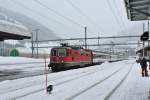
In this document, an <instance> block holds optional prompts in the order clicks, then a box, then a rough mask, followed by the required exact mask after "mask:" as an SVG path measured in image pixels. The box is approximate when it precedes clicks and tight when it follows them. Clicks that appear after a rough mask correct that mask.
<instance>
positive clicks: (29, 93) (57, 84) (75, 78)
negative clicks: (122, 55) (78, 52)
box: [12, 67, 122, 99]
mask: <svg viewBox="0 0 150 100" xmlns="http://www.w3.org/2000/svg"><path fill="white" fill-rule="evenodd" d="M121 69H122V67H120V68H119V69H118V70H117V71H120V70H121ZM99 71H101V70H96V71H93V72H87V73H85V74H83V75H79V76H75V77H73V78H71V79H67V80H64V81H61V82H58V83H57V82H56V83H55V84H54V87H55V86H59V85H63V84H65V83H68V82H71V81H74V80H77V79H81V78H83V77H88V76H89V75H91V74H94V73H97V72H99ZM117 71H115V72H117ZM44 89H45V88H40V89H38V90H35V91H31V92H28V93H26V94H23V95H20V96H16V97H13V98H12V99H20V98H23V97H26V96H29V95H32V94H35V93H37V92H40V91H43V90H44Z"/></svg>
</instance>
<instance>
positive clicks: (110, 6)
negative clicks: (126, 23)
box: [106, 0, 123, 30]
mask: <svg viewBox="0 0 150 100" xmlns="http://www.w3.org/2000/svg"><path fill="white" fill-rule="evenodd" d="M106 1H107V4H108V7H109V9H110V10H111V12H112V14H113V16H114V18H115V20H116V23H117V24H118V26H119V27H120V29H121V30H123V28H122V26H121V24H120V22H119V20H118V17H117V15H116V13H115V11H114V9H113V7H112V5H111V3H110V1H109V0H106Z"/></svg>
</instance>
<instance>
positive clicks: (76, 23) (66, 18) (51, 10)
mask: <svg viewBox="0 0 150 100" xmlns="http://www.w3.org/2000/svg"><path fill="white" fill-rule="evenodd" d="M34 1H35V2H36V3H38V4H39V5H41V6H42V7H44V8H46V9H47V10H48V11H50V12H53V13H55V14H56V15H58V16H60V17H62V18H64V19H65V20H68V21H69V22H71V23H73V24H75V25H76V26H78V27H80V28H84V26H82V25H81V24H79V23H78V22H75V21H74V20H72V19H71V18H68V17H66V16H64V15H62V14H61V13H59V12H57V11H56V10H54V9H52V8H50V7H48V6H47V5H45V4H44V3H42V2H41V1H39V0H34Z"/></svg>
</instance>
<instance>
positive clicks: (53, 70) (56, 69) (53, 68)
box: [51, 66, 59, 72]
mask: <svg viewBox="0 0 150 100" xmlns="http://www.w3.org/2000/svg"><path fill="white" fill-rule="evenodd" d="M51 70H52V72H57V71H59V70H58V68H56V67H55V66H53V67H51Z"/></svg>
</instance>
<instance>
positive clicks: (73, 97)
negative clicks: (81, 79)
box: [65, 67, 132, 100]
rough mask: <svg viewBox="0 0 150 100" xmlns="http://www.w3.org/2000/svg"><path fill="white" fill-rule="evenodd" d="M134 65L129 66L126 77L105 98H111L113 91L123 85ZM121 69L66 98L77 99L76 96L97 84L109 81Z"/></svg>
mask: <svg viewBox="0 0 150 100" xmlns="http://www.w3.org/2000/svg"><path fill="white" fill-rule="evenodd" d="M131 69H132V67H130V68H129V70H128V72H127V73H126V74H125V75H124V77H123V78H122V79H121V80H120V81H119V83H118V84H116V86H115V87H114V88H113V89H112V90H111V91H110V92H109V93H108V94H107V95H106V96H105V97H104V99H103V100H109V98H110V97H111V96H112V95H113V93H114V92H115V91H116V90H117V89H118V88H119V87H120V86H121V84H122V83H123V82H124V81H125V79H126V78H127V76H128V75H129V73H130V71H131ZM119 71H120V70H117V71H115V72H113V73H112V74H110V75H109V76H107V77H105V78H104V79H102V80H100V81H98V82H96V83H94V84H92V85H91V86H89V87H87V88H86V89H84V90H82V91H80V92H78V93H76V94H74V95H72V96H70V97H67V98H65V100H73V99H75V98H76V97H78V96H80V95H82V94H83V93H85V92H87V91H88V90H90V89H92V88H94V87H96V86H97V85H100V84H101V83H103V82H105V81H107V79H109V78H111V77H112V76H114V75H115V74H117V73H118V72H119Z"/></svg>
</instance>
